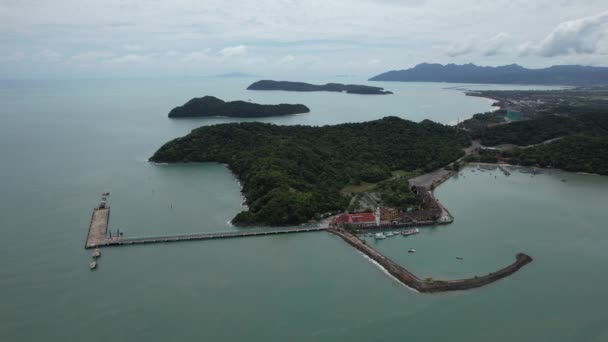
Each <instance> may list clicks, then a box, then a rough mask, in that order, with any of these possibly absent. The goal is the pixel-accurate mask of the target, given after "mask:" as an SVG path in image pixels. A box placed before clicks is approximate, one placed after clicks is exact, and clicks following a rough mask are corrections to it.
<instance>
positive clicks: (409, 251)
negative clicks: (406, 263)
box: [407, 248, 416, 253]
mask: <svg viewBox="0 0 608 342" xmlns="http://www.w3.org/2000/svg"><path fill="white" fill-rule="evenodd" d="M407 252H408V253H416V250H415V249H413V248H410V249H409V250H408V251H407Z"/></svg>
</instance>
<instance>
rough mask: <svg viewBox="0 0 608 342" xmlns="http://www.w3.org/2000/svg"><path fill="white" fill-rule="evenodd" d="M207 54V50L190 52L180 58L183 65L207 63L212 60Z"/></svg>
mask: <svg viewBox="0 0 608 342" xmlns="http://www.w3.org/2000/svg"><path fill="white" fill-rule="evenodd" d="M208 52H209V51H208V50H203V51H192V52H189V53H187V54H185V55H184V57H182V58H181V61H182V62H185V63H203V62H209V61H211V60H212V58H211V57H210V56H209V55H208Z"/></svg>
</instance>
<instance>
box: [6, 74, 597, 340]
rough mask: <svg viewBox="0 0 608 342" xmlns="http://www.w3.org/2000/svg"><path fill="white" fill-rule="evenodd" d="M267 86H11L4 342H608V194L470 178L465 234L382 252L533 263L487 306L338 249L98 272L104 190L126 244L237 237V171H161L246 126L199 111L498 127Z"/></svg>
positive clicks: (485, 293)
mask: <svg viewBox="0 0 608 342" xmlns="http://www.w3.org/2000/svg"><path fill="white" fill-rule="evenodd" d="M251 81H252V80H249V79H230V80H226V79H205V78H201V79H185V80H162V81H159V80H120V81H119V80H114V81H109V80H103V81H102V80H98V81H20V82H0V100H1V101H0V103H2V107H1V108H0V150H1V152H2V154H1V155H2V158H3V160H2V166H1V168H0V190H2V197H0V223H1V224H0V229H1V230H2V237H3V238H2V243H0V302H1V303H2V305H1V309H0V340H1V341H39V340H43V339H44V340H48V341H81V340H87V341H108V340H114V341H134V340H147V341H187V340H201V339H204V340H210V341H242V340H247V341H285V340H293V341H336V340H350V341H395V340H401V339H404V338H413V339H415V340H434V341H444V340H450V341H488V340H495V341H513V340H516V341H545V340H546V341H605V340H608V328H606V325H605V322H607V321H608V314H607V313H606V310H605V303H607V302H608V295H606V293H605V291H604V285H603V284H604V283H606V281H608V274H607V273H606V272H605V271H604V270H605V269H606V265H608V232H607V231H606V229H605V222H604V220H605V218H606V209H608V178H606V177H598V176H589V175H579V174H572V173H563V172H559V171H552V172H550V173H546V174H543V175H538V176H534V177H531V176H530V175H529V174H523V173H518V172H514V173H513V175H512V176H510V177H505V176H503V175H502V174H501V173H498V172H497V171H492V172H490V171H488V172H483V173H480V172H471V171H470V169H467V170H464V171H463V173H462V174H463V175H462V176H458V177H457V178H453V179H450V180H449V181H448V182H446V183H445V184H444V185H442V186H441V187H440V188H439V189H438V190H437V196H438V197H439V198H440V199H441V200H442V202H443V203H444V204H445V205H446V206H447V207H448V208H449V209H450V210H451V212H452V213H453V214H454V216H455V217H456V221H455V222H454V224H452V225H449V226H444V227H437V228H425V229H424V230H423V231H422V233H421V234H419V235H418V236H415V237H411V238H403V237H401V236H397V237H394V238H391V239H387V240H384V241H381V242H378V243H377V245H376V247H377V248H378V249H380V250H381V251H383V252H385V253H386V254H387V255H388V256H390V257H391V258H394V259H396V260H399V261H400V262H402V263H403V264H404V265H405V266H406V267H408V268H410V269H411V270H413V271H414V272H416V273H417V274H419V275H421V276H423V277H427V276H428V277H434V278H460V277H465V276H471V275H474V274H482V273H486V272H490V271H492V270H494V269H497V268H499V267H502V266H504V265H506V264H508V263H511V262H512V261H513V258H514V255H515V253H516V252H518V251H524V252H526V253H528V254H530V255H531V256H532V257H534V259H535V260H534V262H533V263H532V264H530V265H528V266H526V267H525V268H524V269H522V270H521V271H520V272H518V273H516V274H515V275H513V276H512V277H509V278H507V279H504V280H502V281H500V282H498V283H496V284H493V285H491V286H488V287H485V288H481V289H477V290H473V291H466V292H459V293H449V294H439V295H428V294H418V293H415V292H412V291H411V290H408V289H407V288H405V287H403V286H402V285H400V284H398V283H396V282H395V281H394V280H392V279H391V278H390V277H388V276H387V275H386V274H384V273H383V272H382V271H381V270H380V269H378V268H377V267H376V266H375V265H374V264H373V263H371V262H370V261H369V260H367V259H365V258H364V257H363V256H362V255H361V254H359V253H358V252H356V251H355V250H353V249H352V248H351V247H349V246H348V245H346V244H345V243H344V242H342V241H341V240H339V239H338V238H336V237H334V236H331V235H329V234H326V233H309V234H298V235H293V236H276V237H260V238H249V239H235V240H223V241H206V242H191V243H177V244H166V245H153V246H138V247H128V248H114V249H103V250H102V253H103V256H102V258H101V260H100V263H99V269H98V270H97V271H95V272H91V271H90V270H89V269H88V262H89V260H90V251H85V250H84V249H83V245H84V239H85V237H86V230H87V228H88V223H89V219H90V215H91V210H92V208H93V206H95V205H96V204H97V202H98V200H99V197H100V194H101V192H103V191H110V192H111V196H110V202H111V205H112V215H111V219H110V224H111V227H112V228H113V229H116V228H120V229H121V231H124V232H125V234H126V235H128V236H140V235H157V234H170V233H185V232H201V231H220V230H231V229H237V228H234V227H231V226H230V225H229V224H228V223H227V222H228V221H229V220H230V219H231V218H232V217H233V216H234V215H235V214H236V213H237V212H238V211H239V210H241V202H242V198H241V196H240V193H239V185H238V183H237V182H236V180H235V179H234V177H233V176H232V175H231V174H230V173H229V172H228V171H227V170H226V168H225V167H224V166H222V165H218V164H200V165H171V166H167V165H153V164H150V163H147V162H146V159H147V158H148V157H149V156H150V155H151V154H152V153H153V152H154V151H155V150H156V149H157V148H158V147H159V146H160V145H161V144H163V143H164V142H166V141H167V140H169V139H172V138H175V137H177V136H181V135H184V134H186V133H187V132H189V131H190V130H191V129H193V128H195V127H198V126H201V125H207V124H214V123H219V122H228V121H236V119H219V118H217V119H188V120H169V119H168V118H166V114H167V113H168V111H169V110H170V109H171V108H172V107H174V106H176V105H180V104H182V103H184V102H185V101H187V100H188V99H190V98H191V97H193V96H202V95H207V94H209V95H216V96H218V97H221V98H224V99H227V100H232V99H252V101H254V102H260V103H279V102H301V103H304V104H306V105H308V106H309V107H310V108H311V110H312V112H311V113H309V114H305V115H297V116H289V117H282V118H269V119H266V120H265V121H268V122H275V123H279V124H314V125H322V124H334V123H341V122H351V121H364V120H370V119H375V118H380V117H382V116H385V115H398V116H402V117H405V118H409V119H412V120H415V121H419V120H422V119H425V118H429V119H432V120H436V121H439V122H444V123H450V122H455V121H456V120H458V118H461V119H464V118H465V117H467V116H469V115H470V114H472V113H475V112H482V111H486V110H490V109H491V108H490V105H491V101H489V100H486V99H480V98H470V97H465V96H464V95H463V94H462V93H461V92H459V91H457V90H453V89H444V88H446V86H447V85H445V84H433V83H426V84H420V83H411V84H407V83H383V84H382V85H385V86H386V88H387V89H389V90H393V91H395V92H396V94H395V95H393V96H386V97H385V96H375V97H371V96H356V95H345V94H331V93H286V92H251V91H246V90H244V88H245V87H246V86H247V85H248V84H249V83H251ZM310 81H318V82H321V81H323V82H325V81H331V80H310ZM337 81H341V82H344V80H337ZM348 81H349V82H351V81H352V82H353V83H359V82H358V81H356V80H348ZM370 84H376V83H370ZM450 86H451V85H450ZM511 88H512V87H511ZM494 176H496V178H495V177H494ZM562 179H565V180H566V182H563V181H561V180H562ZM171 206H172V208H171ZM370 242H371V241H370ZM408 248H415V249H416V250H417V253H415V254H408V253H407V249H408ZM456 256H461V257H463V258H464V260H462V261H459V260H456V259H455V257H456Z"/></svg>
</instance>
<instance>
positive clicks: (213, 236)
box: [98, 227, 327, 247]
mask: <svg viewBox="0 0 608 342" xmlns="http://www.w3.org/2000/svg"><path fill="white" fill-rule="evenodd" d="M325 230H327V227H296V228H293V227H291V228H284V229H268V230H253V231H236V232H214V233H195V234H180V235H166V236H164V235H163V236H148V237H136V238H113V239H106V240H105V241H103V242H102V243H101V244H98V246H99V247H111V246H130V245H143V244H152V243H167V242H179V241H200V240H219V239H230V238H244V237H253V236H270V235H281V234H295V233H307V232H319V231H325Z"/></svg>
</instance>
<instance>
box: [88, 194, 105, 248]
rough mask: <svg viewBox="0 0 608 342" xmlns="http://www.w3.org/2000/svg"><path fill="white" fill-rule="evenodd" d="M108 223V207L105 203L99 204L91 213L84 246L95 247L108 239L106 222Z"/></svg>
mask: <svg viewBox="0 0 608 342" xmlns="http://www.w3.org/2000/svg"><path fill="white" fill-rule="evenodd" d="M109 223H110V207H109V206H106V205H105V204H100V205H99V207H97V208H95V209H93V215H91V224H90V225H89V233H88V234H87V241H86V242H85V245H84V248H95V247H98V246H103V245H104V244H106V243H107V242H108V241H109V240H110V239H109V238H108V237H107V234H108V224H109Z"/></svg>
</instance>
